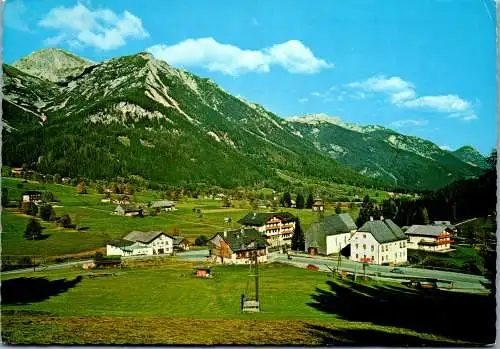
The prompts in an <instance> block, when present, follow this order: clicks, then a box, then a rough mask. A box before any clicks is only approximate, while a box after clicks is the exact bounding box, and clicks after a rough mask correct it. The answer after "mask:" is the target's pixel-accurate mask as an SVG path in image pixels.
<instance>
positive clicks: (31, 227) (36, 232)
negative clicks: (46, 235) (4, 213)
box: [24, 219, 42, 240]
mask: <svg viewBox="0 0 500 349" xmlns="http://www.w3.org/2000/svg"><path fill="white" fill-rule="evenodd" d="M41 235H42V226H41V225H40V222H38V220H36V219H30V221H29V222H28V224H27V225H26V230H25V231H24V237H25V238H26V239H28V240H33V239H38V238H40V236H41Z"/></svg>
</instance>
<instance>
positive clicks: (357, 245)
mask: <svg viewBox="0 0 500 349" xmlns="http://www.w3.org/2000/svg"><path fill="white" fill-rule="evenodd" d="M356 248H359V244H356ZM356 258H358V257H356Z"/></svg>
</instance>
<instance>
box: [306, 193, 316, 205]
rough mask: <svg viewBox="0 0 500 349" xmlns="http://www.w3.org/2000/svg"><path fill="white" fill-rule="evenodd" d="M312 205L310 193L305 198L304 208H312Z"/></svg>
mask: <svg viewBox="0 0 500 349" xmlns="http://www.w3.org/2000/svg"><path fill="white" fill-rule="evenodd" d="M313 205H314V199H313V195H312V193H309V196H308V197H307V201H306V208H312V207H313Z"/></svg>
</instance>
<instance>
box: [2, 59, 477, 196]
mask: <svg viewBox="0 0 500 349" xmlns="http://www.w3.org/2000/svg"><path fill="white" fill-rule="evenodd" d="M3 77H4V87H3V94H4V95H3V104H2V108H3V125H4V132H3V151H2V157H3V163H4V164H5V165H9V166H21V165H23V164H30V165H31V164H33V166H36V168H37V170H38V171H40V172H42V173H59V174H61V175H63V176H70V177H73V176H83V177H87V178H100V179H114V178H116V177H129V176H140V177H142V178H145V179H148V180H150V181H154V182H158V183H168V184H171V185H187V184H200V183H204V184H209V185H221V186H227V187H234V186H251V185H254V184H256V183H261V184H264V185H268V186H271V187H273V186H276V185H277V184H278V183H283V182H284V179H283V178H286V177H289V176H293V177H295V178H311V179H319V180H327V181H333V182H337V183H346V184H353V185H363V186H378V187H387V188H392V187H406V188H415V189H435V188H439V187H442V186H444V185H446V184H448V183H450V182H452V181H455V180H457V179H461V178H468V177H474V176H478V175H479V174H480V173H481V172H482V168H484V167H485V162H484V158H483V157H482V156H481V155H480V154H479V153H477V152H476V151H475V150H474V149H473V148H471V147H466V148H461V149H459V150H457V151H456V152H449V151H446V150H442V149H440V148H439V147H437V146H436V145H435V144H433V143H431V142H429V141H426V140H423V139H420V138H417V137H411V136H405V135H402V134H399V133H397V132H395V131H392V130H390V129H387V128H384V127H381V126H360V125H355V124H345V123H342V122H340V121H339V120H338V119H336V118H332V117H328V116H326V115H323V114H319V115H309V116H302V117H293V118H288V119H283V118H281V117H279V116H277V115H275V114H273V113H271V112H269V111H267V110H266V109H265V108H263V107H262V106H260V105H258V104H256V103H251V102H249V101H246V100H244V99H243V98H239V97H235V96H232V95H231V94H229V93H227V92H226V91H224V90H223V89H222V88H221V87H219V86H217V84H215V83H214V82H213V81H212V80H210V79H207V78H201V77H198V76H196V75H193V74H191V73H189V72H187V71H185V70H182V69H176V68H173V67H171V66H170V65H168V63H166V62H164V61H161V60H157V59H155V58H154V57H153V56H152V55H151V54H149V53H144V52H141V53H138V54H135V55H129V56H123V57H117V58H113V59H110V60H107V61H104V62H92V61H90V60H88V59H85V58H81V57H78V56H76V55H74V54H72V53H69V52H66V51H63V50H60V49H43V50H40V51H35V52H34V53H32V54H30V55H28V56H26V57H24V58H22V59H20V60H19V61H17V62H15V63H14V64H12V65H7V64H4V65H3Z"/></svg>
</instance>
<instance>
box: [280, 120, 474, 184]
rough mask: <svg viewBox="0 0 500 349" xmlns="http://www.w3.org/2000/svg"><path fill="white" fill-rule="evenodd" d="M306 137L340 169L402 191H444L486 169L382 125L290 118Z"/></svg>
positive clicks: (427, 142)
mask: <svg viewBox="0 0 500 349" xmlns="http://www.w3.org/2000/svg"><path fill="white" fill-rule="evenodd" d="M287 120H288V121H289V122H290V123H291V124H292V125H293V126H292V127H293V128H294V129H295V130H296V132H299V133H300V134H301V135H302V136H303V137H304V138H309V139H311V140H312V142H313V144H314V145H315V146H316V148H317V149H319V150H321V151H322V152H324V153H325V154H328V156H330V157H331V158H332V159H335V160H336V161H338V162H339V163H340V164H342V165H345V166H348V167H351V168H353V169H356V170H358V171H359V172H360V173H361V174H363V175H365V176H369V177H373V178H378V179H381V180H383V181H385V182H389V183H392V184H393V185H397V186H398V185H399V186H403V187H417V188H419V187H420V188H422V187H428V188H439V187H442V186H444V185H446V184H447V183H450V182H452V181H455V180H458V179H462V178H469V177H474V176H477V175H478V174H480V173H481V170H480V169H479V168H478V167H477V166H475V165H471V164H468V163H465V162H464V161H462V160H461V159H460V158H459V157H457V156H455V155H454V154H453V153H450V152H448V151H445V150H442V149H440V148H439V147H438V146H437V145H435V144H434V143H432V142H430V141H427V140H423V139H421V138H418V137H414V136H405V135H402V134H400V133H397V132H395V131H393V130H391V129H388V128H385V127H382V126H378V125H367V126H361V125H356V124H350V123H343V122H341V120H340V118H338V117H329V116H328V115H326V114H310V115H304V116H293V117H290V118H287Z"/></svg>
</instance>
